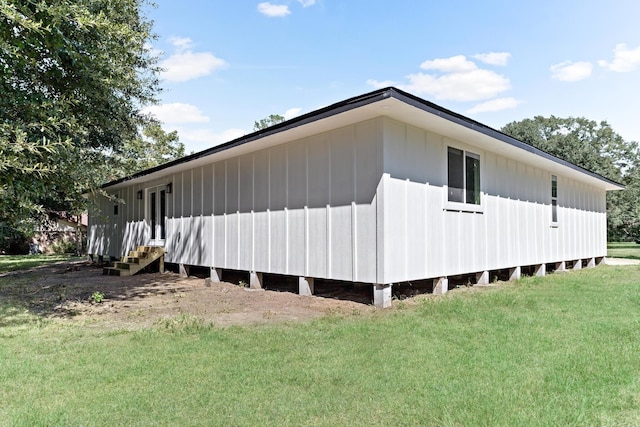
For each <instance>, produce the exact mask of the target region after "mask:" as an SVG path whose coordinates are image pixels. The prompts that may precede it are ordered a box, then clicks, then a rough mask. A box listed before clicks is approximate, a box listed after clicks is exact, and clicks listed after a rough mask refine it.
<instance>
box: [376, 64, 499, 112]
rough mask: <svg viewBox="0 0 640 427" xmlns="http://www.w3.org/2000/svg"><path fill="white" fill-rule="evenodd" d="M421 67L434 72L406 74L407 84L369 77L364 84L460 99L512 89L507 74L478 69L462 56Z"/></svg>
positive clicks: (481, 98)
mask: <svg viewBox="0 0 640 427" xmlns="http://www.w3.org/2000/svg"><path fill="white" fill-rule="evenodd" d="M492 59H493V60H496V58H492ZM420 68H422V69H423V70H434V72H430V73H425V72H419V73H414V74H409V75H408V76H406V79H407V83H398V82H394V81H392V80H382V81H380V80H375V79H369V80H367V84H368V85H370V86H373V87H375V88H383V87H387V86H397V87H398V88H400V89H403V90H406V91H408V92H412V93H415V94H417V95H427V96H429V97H433V98H435V99H438V100H448V101H461V102H468V101H480V100H485V99H491V98H494V97H496V96H498V95H499V94H501V93H502V92H505V91H507V90H509V89H510V88H511V82H510V81H509V79H508V78H507V77H505V76H503V75H501V74H497V73H495V72H493V71H491V70H486V69H483V68H479V67H478V66H477V65H476V63H474V62H473V61H470V60H469V59H467V58H466V57H465V56H464V55H456V56H452V57H450V58H437V59H432V60H427V61H424V62H423V63H422V64H420Z"/></svg>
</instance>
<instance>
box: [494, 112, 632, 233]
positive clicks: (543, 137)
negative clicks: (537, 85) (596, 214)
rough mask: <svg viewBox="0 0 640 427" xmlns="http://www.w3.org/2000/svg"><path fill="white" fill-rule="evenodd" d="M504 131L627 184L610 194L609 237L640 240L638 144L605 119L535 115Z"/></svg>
mask: <svg viewBox="0 0 640 427" xmlns="http://www.w3.org/2000/svg"><path fill="white" fill-rule="evenodd" d="M502 132H504V133H506V134H508V135H511V136H513V137H515V138H517V139H519V140H521V141H523V142H526V143H527V144H530V145H533V146H534V147H537V148H539V149H541V150H544V151H546V152H548V153H550V154H553V155H555V156H557V157H560V158H562V159H564V160H567V161H569V162H571V163H574V164H576V165H579V166H582V167H584V168H586V169H588V170H590V171H592V172H595V173H597V174H599V175H602V176H604V177H606V178H609V179H611V180H613V181H616V182H620V183H624V184H626V185H627V189H626V190H624V191H613V192H609V193H608V194H607V222H608V224H607V232H608V238H609V240H620V239H624V240H628V239H640V210H639V209H638V208H637V202H636V201H637V200H638V199H637V196H639V195H640V157H639V153H638V144H637V142H635V141H625V140H624V138H622V137H621V136H620V135H619V134H617V133H616V132H614V130H613V129H612V128H611V126H610V125H609V124H608V123H607V122H605V121H602V122H596V121H593V120H588V119H585V118H582V117H578V118H573V117H570V118H559V117H555V116H550V117H542V116H535V117H534V118H533V119H525V120H521V121H517V122H512V123H509V124H507V125H505V126H504V127H503V128H502Z"/></svg>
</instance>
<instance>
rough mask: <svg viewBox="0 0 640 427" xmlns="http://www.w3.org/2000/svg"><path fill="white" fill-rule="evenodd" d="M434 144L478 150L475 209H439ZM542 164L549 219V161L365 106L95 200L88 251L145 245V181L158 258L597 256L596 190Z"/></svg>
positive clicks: (289, 268)
mask: <svg viewBox="0 0 640 427" xmlns="http://www.w3.org/2000/svg"><path fill="white" fill-rule="evenodd" d="M500 144H501V143H498V142H497V144H496V146H499V145H500ZM448 146H453V147H456V148H459V149H464V150H468V151H471V152H473V153H475V154H478V155H479V156H480V163H481V190H482V196H481V197H482V202H481V205H480V209H479V211H476V212H463V211H456V210H452V209H450V208H451V204H449V203H448V202H447V147H448ZM554 174H555V175H556V176H557V177H558V223H557V226H553V225H552V224H551V172H550V171H546V170H542V169H540V168H539V167H537V166H535V165H531V164H524V163H522V162H518V161H515V160H513V159H508V158H506V157H504V156H501V155H500V154H498V153H496V152H491V151H484V150H479V149H477V148H475V147H474V146H473V141H453V140H450V139H448V138H446V137H443V136H441V135H438V134H435V133H432V132H429V131H426V130H424V129H419V128H416V127H412V126H410V125H407V124H404V123H401V122H398V121H394V120H392V119H389V118H382V117H379V118H377V119H372V120H368V121H365V122H361V123H358V124H355V125H350V126H346V127H343V128H339V129H336V130H333V131H330V132H326V133H322V134H318V135H314V136H312V137H308V138H304V139H300V140H295V141H291V142H288V143H284V144H281V145H278V146H274V147H271V148H267V149H263V150H260V151H255V152H252V153H249V154H245V155H242V156H239V157H232V158H228V159H225V160H221V161H218V162H215V163H211V164H207V165H204V166H201V167H196V168H192V169H189V170H185V171H183V172H180V173H175V174H172V175H169V176H166V177H164V178H162V179H159V180H155V181H151V182H148V183H145V184H139V185H133V186H130V187H127V188H124V189H120V190H118V191H117V193H118V196H119V197H121V198H122V199H123V200H124V204H122V205H120V206H119V214H118V215H117V216H114V215H113V203H112V202H109V201H107V200H106V199H105V198H100V203H99V209H100V212H101V214H99V213H96V212H92V213H90V226H89V253H92V254H96V255H111V256H122V255H125V254H126V253H127V252H128V251H130V250H132V249H134V248H135V247H136V246H137V245H142V244H149V239H150V229H149V228H150V224H149V221H148V220H145V213H146V212H147V211H148V206H147V203H148V197H147V194H146V191H147V189H148V188H150V187H154V186H165V185H166V184H167V183H172V186H173V191H172V194H168V195H167V220H166V227H167V230H166V231H167V236H166V237H167V238H166V242H165V247H166V249H167V255H166V261H167V262H171V263H183V264H188V265H198V266H207V267H216V268H223V269H236V270H246V271H257V272H263V273H276V274H287V275H295V276H304V277H316V278H330V279H336V280H347V281H357V282H365V283H394V282H401V281H407V280H417V279H425V278H434V277H442V276H452V275H457V274H465V273H473V272H479V271H485V270H496V269H502V268H510V267H516V266H525V265H534V264H542V263H548V262H556V261H565V260H576V259H584V258H590V257H601V256H605V255H606V213H605V210H606V209H605V191H604V190H602V189H599V188H595V187H590V186H587V185H585V184H584V183H582V182H579V181H576V180H573V179H569V178H568V177H566V176H563V175H562V174H560V173H554ZM140 190H142V191H143V192H145V196H144V199H143V200H137V199H136V193H137V191H140Z"/></svg>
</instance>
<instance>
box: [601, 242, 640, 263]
mask: <svg viewBox="0 0 640 427" xmlns="http://www.w3.org/2000/svg"><path fill="white" fill-rule="evenodd" d="M607 256H608V257H612V258H632V259H640V245H639V244H637V243H634V242H609V243H607Z"/></svg>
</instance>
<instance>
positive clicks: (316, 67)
mask: <svg viewBox="0 0 640 427" xmlns="http://www.w3.org/2000/svg"><path fill="white" fill-rule="evenodd" d="M156 4H157V7H156V8H154V9H151V8H150V9H148V10H147V15H148V16H149V17H150V18H151V19H153V20H154V22H155V32H156V33H157V35H158V39H157V40H156V41H155V42H154V43H153V48H154V49H157V50H158V51H161V52H163V53H162V56H161V64H162V66H163V67H164V68H165V71H164V72H163V73H162V75H161V77H162V83H161V85H162V87H163V89H164V90H163V92H162V94H161V95H160V101H161V103H160V104H159V105H156V106H152V107H150V108H149V109H148V111H150V112H152V113H153V114H155V115H156V116H157V117H158V118H159V119H160V120H162V121H163V122H164V128H165V130H168V131H169V130H178V133H179V135H180V139H181V141H182V142H184V144H185V146H186V149H187V152H192V151H200V150H203V149H206V148H209V147H211V146H214V145H217V144H219V143H222V142H226V141H228V140H231V139H234V138H236V137H239V136H241V135H243V134H245V133H249V132H251V131H252V128H253V123H254V122H255V121H256V120H259V119H262V118H264V117H266V116H268V115H270V114H280V115H284V116H285V117H287V118H291V117H294V116H295V115H298V114H304V113H307V112H310V111H313V110H315V109H317V108H321V107H323V106H326V105H329V104H332V103H334V102H338V101H342V100H344V99H346V98H349V97H352V96H355V95H359V94H362V93H365V92H369V91H371V90H374V89H376V88H380V87H384V86H390V85H391V86H397V87H399V88H401V89H404V90H406V91H408V92H410V93H413V94H415V95H417V96H420V97H422V98H424V99H427V100H429V101H432V102H435V103H436V104H438V105H441V106H443V107H445V108H449V109H451V110H453V111H455V112H457V113H460V114H463V115H466V116H468V117H471V118H473V119H475V120H478V121H480V122H482V123H484V124H487V125H489V126H491V127H494V128H497V129H499V128H500V127H502V126H503V125H505V124H506V123H509V122H511V121H514V120H521V119H524V118H530V117H533V116H535V115H544V116H549V115H551V114H553V115H556V116H559V117H569V116H573V117H578V116H583V117H587V118H589V119H593V120H597V121H600V120H607V121H608V122H609V124H611V125H612V127H613V129H614V130H615V131H616V132H618V133H619V134H620V135H622V136H623V137H624V138H625V139H627V140H635V141H639V142H640V99H639V96H638V95H639V94H640V24H638V19H639V17H640V2H638V1H637V0H608V1H604V0H602V1H592V0H580V1H577V0H575V1H574V0H560V1H558V0H556V1H547V0H540V1H536V2H519V1H518V2H516V1H513V0H511V1H498V0H493V1H492V0H485V1H483V2H475V1H461V0H460V1H455V0H453V1H431V0H422V1H417V0H416V1H404V0H396V1H386V0H379V1H360V0H351V1H346V0H343V1H338V0H271V1H269V2H263V1H250V0H235V1H226V0H210V1H205V0H200V1H196V0H182V1H175V0H156Z"/></svg>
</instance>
